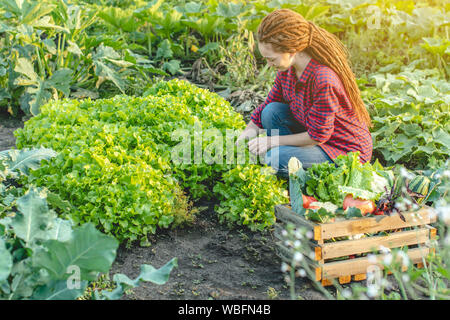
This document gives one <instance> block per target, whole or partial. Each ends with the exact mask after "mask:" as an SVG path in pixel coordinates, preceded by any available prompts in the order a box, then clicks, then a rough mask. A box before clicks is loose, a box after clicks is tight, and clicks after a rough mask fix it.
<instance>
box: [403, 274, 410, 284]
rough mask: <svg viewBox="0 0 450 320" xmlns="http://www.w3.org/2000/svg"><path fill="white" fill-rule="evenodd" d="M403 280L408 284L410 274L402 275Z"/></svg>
mask: <svg viewBox="0 0 450 320" xmlns="http://www.w3.org/2000/svg"><path fill="white" fill-rule="evenodd" d="M402 279H403V281H404V282H408V281H409V275H408V274H404V275H402Z"/></svg>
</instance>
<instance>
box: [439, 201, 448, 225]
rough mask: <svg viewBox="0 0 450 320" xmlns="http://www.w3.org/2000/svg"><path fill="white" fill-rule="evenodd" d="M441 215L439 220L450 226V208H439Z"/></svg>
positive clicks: (446, 206)
mask: <svg viewBox="0 0 450 320" xmlns="http://www.w3.org/2000/svg"><path fill="white" fill-rule="evenodd" d="M437 211H438V214H439V220H442V221H444V223H445V224H446V225H449V224H450V206H449V205H445V206H442V207H438V208H437Z"/></svg>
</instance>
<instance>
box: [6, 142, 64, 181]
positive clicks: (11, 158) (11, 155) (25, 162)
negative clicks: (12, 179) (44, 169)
mask: <svg viewBox="0 0 450 320" xmlns="http://www.w3.org/2000/svg"><path fill="white" fill-rule="evenodd" d="M0 155H2V156H3V157H5V156H6V157H8V160H7V161H6V162H5V165H7V167H8V174H10V175H13V176H17V172H16V171H18V172H19V173H20V174H24V175H28V174H29V173H30V170H36V169H37V168H39V167H40V163H41V161H42V160H44V159H45V160H50V159H51V158H53V157H56V155H57V153H56V152H55V151H53V150H52V149H49V148H36V149H28V148H25V149H21V150H18V149H10V150H5V151H2V152H0Z"/></svg>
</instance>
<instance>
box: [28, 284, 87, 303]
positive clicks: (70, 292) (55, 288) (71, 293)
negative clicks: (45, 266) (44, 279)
mask: <svg viewBox="0 0 450 320" xmlns="http://www.w3.org/2000/svg"><path fill="white" fill-rule="evenodd" d="M87 285H88V282H87V281H80V282H79V288H78V289H77V288H69V286H68V283H67V280H52V281H50V282H49V283H47V284H45V285H43V286H39V287H37V288H36V289H35V291H34V293H33V295H32V297H31V300H75V299H76V298H78V297H80V296H82V295H83V293H84V291H85V290H86V288H87Z"/></svg>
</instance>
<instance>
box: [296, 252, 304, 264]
mask: <svg viewBox="0 0 450 320" xmlns="http://www.w3.org/2000/svg"><path fill="white" fill-rule="evenodd" d="M302 259H303V254H301V253H300V252H296V253H295V254H294V260H295V261H296V262H300V261H302Z"/></svg>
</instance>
